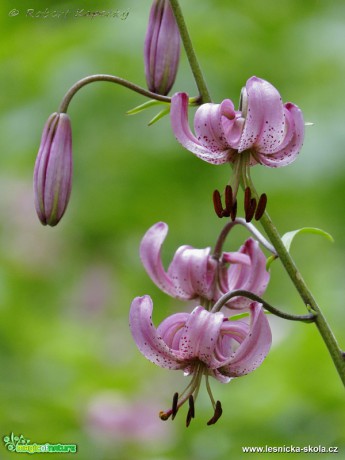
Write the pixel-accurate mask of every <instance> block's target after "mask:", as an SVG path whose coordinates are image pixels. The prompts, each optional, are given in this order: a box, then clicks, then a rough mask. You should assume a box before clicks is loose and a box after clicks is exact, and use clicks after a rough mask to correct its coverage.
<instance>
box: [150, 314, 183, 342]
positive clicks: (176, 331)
mask: <svg viewBox="0 0 345 460" xmlns="http://www.w3.org/2000/svg"><path fill="white" fill-rule="evenodd" d="M188 318H189V313H184V312H181V313H175V314H174V315H171V316H168V317H167V318H165V319H164V320H163V321H162V322H161V323H160V325H159V326H158V327H157V334H158V335H159V336H160V337H162V339H163V340H164V342H165V343H166V344H167V345H168V347H170V348H171V349H172V350H178V349H179V346H180V339H181V334H182V332H183V328H184V325H185V324H186V321H187V319H188Z"/></svg>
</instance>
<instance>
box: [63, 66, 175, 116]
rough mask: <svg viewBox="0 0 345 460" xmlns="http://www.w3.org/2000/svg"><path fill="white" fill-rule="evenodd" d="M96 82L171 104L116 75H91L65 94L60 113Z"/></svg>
mask: <svg viewBox="0 0 345 460" xmlns="http://www.w3.org/2000/svg"><path fill="white" fill-rule="evenodd" d="M96 81H108V82H110V83H115V84H117V85H121V86H124V87H126V88H128V89H130V90H132V91H135V92H136V93H139V94H142V95H143V96H146V97H149V98H150V99H156V100H157V101H162V102H171V98H170V97H167V96H161V95H160V94H156V93H152V92H151V91H148V90H147V89H145V88H142V87H141V86H138V85H135V84H134V83H132V82H130V81H128V80H125V79H124V78H120V77H116V76H115V75H107V74H96V75H89V76H88V77H85V78H82V79H81V80H79V81H77V83H75V84H74V85H73V86H72V87H71V88H70V89H69V90H68V91H67V93H66V94H65V96H64V98H63V100H62V102H61V104H60V107H59V112H60V113H65V112H67V109H68V106H69V103H70V102H71V100H72V98H73V96H74V95H75V94H76V93H77V92H78V91H79V90H80V89H81V88H83V87H84V86H85V85H88V84H89V83H94V82H96Z"/></svg>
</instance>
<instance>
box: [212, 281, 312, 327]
mask: <svg viewBox="0 0 345 460" xmlns="http://www.w3.org/2000/svg"><path fill="white" fill-rule="evenodd" d="M234 297H245V298H247V299H251V300H254V301H255V302H258V303H261V304H262V305H263V306H264V308H265V309H266V310H267V311H269V312H270V313H273V314H274V315H276V316H279V318H283V319H288V320H290V321H302V322H304V323H313V322H314V321H315V319H316V316H317V315H316V314H315V313H309V314H308V315H291V314H290V313H286V312H284V311H282V310H280V309H279V308H276V307H273V306H272V305H270V304H269V303H268V302H266V301H265V300H264V299H262V298H261V297H259V296H258V295H256V294H253V293H252V292H250V291H246V290H244V289H237V290H236V291H230V292H228V293H226V294H224V295H223V296H222V297H221V298H220V299H219V300H218V301H217V302H216V303H215V304H214V306H213V308H212V310H211V313H216V312H217V311H220V310H221V309H222V308H223V307H224V305H225V304H226V303H227V302H228V301H229V300H230V299H233V298H234Z"/></svg>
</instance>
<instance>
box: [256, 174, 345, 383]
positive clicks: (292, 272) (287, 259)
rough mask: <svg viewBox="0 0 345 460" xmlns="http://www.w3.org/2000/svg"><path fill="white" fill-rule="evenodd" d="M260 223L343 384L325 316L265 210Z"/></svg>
mask: <svg viewBox="0 0 345 460" xmlns="http://www.w3.org/2000/svg"><path fill="white" fill-rule="evenodd" d="M247 181H248V184H249V186H250V188H251V191H252V193H253V195H254V196H255V197H256V198H257V197H258V194H257V192H256V190H255V187H254V185H253V182H252V180H251V178H250V176H249V175H248V176H247ZM260 223H261V225H262V226H263V228H264V230H265V232H266V234H267V236H268V238H269V240H270V241H271V243H272V244H273V246H274V248H275V250H276V251H277V254H278V256H279V258H280V260H281V263H282V264H283V266H284V268H285V270H286V272H287V274H288V275H289V277H290V279H291V281H292V282H293V284H294V285H295V287H296V289H297V291H298V293H299V295H300V296H301V298H302V300H303V302H304V304H305V306H306V307H307V309H308V310H309V311H310V310H312V311H313V312H315V314H316V318H315V320H314V322H315V324H316V327H317V328H318V330H319V332H320V335H321V337H322V339H323V341H324V342H325V345H326V347H327V349H328V351H329V353H330V355H331V358H332V360H333V362H334V365H335V367H336V369H337V371H338V374H339V377H340V378H341V380H342V382H343V384H344V386H345V361H344V358H343V352H342V350H341V348H340V347H339V345H338V342H337V340H336V338H335V336H334V334H333V332H332V330H331V328H330V326H329V324H328V323H327V320H326V318H325V317H324V315H323V313H322V311H321V309H320V307H319V305H318V304H317V302H316V300H315V299H314V296H313V295H312V293H311V292H310V290H309V288H308V286H307V284H306V282H305V281H304V279H303V278H302V275H301V273H300V272H299V270H298V268H297V266H296V264H295V262H294V260H293V259H292V257H291V255H290V254H289V252H288V251H287V249H286V248H285V246H284V244H283V241H282V239H281V237H280V235H279V233H278V230H277V229H276V227H275V226H274V224H273V222H272V220H271V219H270V217H269V215H268V213H267V212H266V211H265V213H264V215H263V216H262V217H261V219H260Z"/></svg>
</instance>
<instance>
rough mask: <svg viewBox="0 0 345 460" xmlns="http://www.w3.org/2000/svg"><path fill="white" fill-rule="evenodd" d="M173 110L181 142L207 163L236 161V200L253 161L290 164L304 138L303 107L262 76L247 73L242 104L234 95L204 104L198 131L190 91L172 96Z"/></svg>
mask: <svg viewBox="0 0 345 460" xmlns="http://www.w3.org/2000/svg"><path fill="white" fill-rule="evenodd" d="M170 114H171V125H172V129H173V132H174V134H175V136H176V138H177V140H178V141H179V142H180V143H181V144H182V145H183V147H185V148H186V149H187V150H189V151H190V152H192V153H194V155H196V156H197V157H199V158H201V159H202V160H204V161H206V162H208V163H212V164H223V163H227V162H229V163H232V164H233V165H234V176H233V180H232V183H231V184H230V185H231V187H232V194H233V197H232V202H235V200H236V195H237V191H238V187H239V184H240V183H241V182H242V183H243V185H244V186H245V187H247V186H248V180H247V178H248V176H249V167H250V166H254V165H256V164H261V165H264V166H268V167H272V168H276V167H280V166H285V165H288V164H289V163H291V162H292V161H294V160H295V159H296V157H297V155H298V153H299V151H300V149H301V147H302V144H303V139H304V120H303V115H302V112H301V110H300V109H299V108H298V106H297V105H295V104H293V103H291V102H288V103H285V104H284V103H283V102H282V99H281V96H280V94H279V92H278V91H277V89H276V88H275V87H274V86H273V85H271V84H270V83H268V82H267V81H265V80H262V79H261V78H258V77H251V78H249V80H248V81H247V83H246V86H245V87H244V88H243V89H242V93H241V99H240V106H239V110H235V108H234V104H233V102H232V101H231V100H230V99H225V100H224V101H223V102H221V103H220V104H213V103H207V104H202V105H201V106H200V107H199V108H198V109H197V111H196V113H195V117H194V130H195V135H194V134H193V133H192V131H191V130H190V128H189V124H188V95H187V94H186V93H176V94H175V95H174V96H173V97H172V101H171V110H170ZM246 211H247V210H246ZM234 214H235V213H234ZM220 217H221V215H220Z"/></svg>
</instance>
